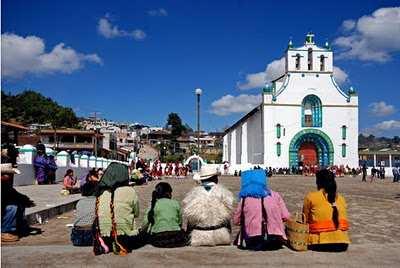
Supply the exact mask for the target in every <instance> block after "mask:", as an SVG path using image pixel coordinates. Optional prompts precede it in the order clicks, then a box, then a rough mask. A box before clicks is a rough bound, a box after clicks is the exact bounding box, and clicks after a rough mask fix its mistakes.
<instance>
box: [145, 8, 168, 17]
mask: <svg viewBox="0 0 400 268" xmlns="http://www.w3.org/2000/svg"><path fill="white" fill-rule="evenodd" d="M147 14H149V15H150V16H152V17H166V16H168V12H167V10H165V9H164V8H158V9H152V10H149V11H148V12H147Z"/></svg>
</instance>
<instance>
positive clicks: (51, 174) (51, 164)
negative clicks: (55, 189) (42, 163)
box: [47, 155, 57, 184]
mask: <svg viewBox="0 0 400 268" xmlns="http://www.w3.org/2000/svg"><path fill="white" fill-rule="evenodd" d="M56 171H57V164H56V161H55V159H54V156H53V155H49V157H48V158H47V181H48V183H49V184H55V183H56Z"/></svg>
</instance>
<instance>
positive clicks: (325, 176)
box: [316, 169, 339, 229]
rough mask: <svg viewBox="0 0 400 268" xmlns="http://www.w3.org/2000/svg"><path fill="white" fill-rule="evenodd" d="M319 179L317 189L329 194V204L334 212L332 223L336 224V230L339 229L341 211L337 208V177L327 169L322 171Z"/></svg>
mask: <svg viewBox="0 0 400 268" xmlns="http://www.w3.org/2000/svg"><path fill="white" fill-rule="evenodd" d="M316 177H317V188H318V190H320V189H324V191H325V192H326V193H327V195H328V196H327V199H328V202H329V203H330V204H331V206H332V209H333V212H332V221H333V223H334V224H335V228H336V229H337V228H338V227H339V211H338V209H337V207H336V190H337V186H336V181H335V175H334V174H333V172H332V171H329V170H327V169H321V170H320V171H318V172H317V174H316Z"/></svg>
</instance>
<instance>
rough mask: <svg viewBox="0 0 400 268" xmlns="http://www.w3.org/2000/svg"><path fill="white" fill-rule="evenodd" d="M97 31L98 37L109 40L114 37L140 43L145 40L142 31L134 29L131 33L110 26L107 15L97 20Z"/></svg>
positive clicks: (115, 26) (144, 34)
mask: <svg viewBox="0 0 400 268" xmlns="http://www.w3.org/2000/svg"><path fill="white" fill-rule="evenodd" d="M97 31H98V33H99V34H100V35H102V36H104V37H105V38H109V39H111V38H115V37H132V38H133V39H135V40H137V41H140V40H143V39H145V38H146V33H145V32H144V31H143V30H140V29H136V30H133V31H125V30H121V29H119V28H118V26H117V25H112V24H111V22H110V19H109V15H107V14H106V15H105V16H104V17H103V18H101V19H99V23H98V25H97Z"/></svg>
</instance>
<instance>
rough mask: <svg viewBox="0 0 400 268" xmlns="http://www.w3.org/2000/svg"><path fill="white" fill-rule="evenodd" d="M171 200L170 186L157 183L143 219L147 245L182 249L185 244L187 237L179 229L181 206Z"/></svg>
mask: <svg viewBox="0 0 400 268" xmlns="http://www.w3.org/2000/svg"><path fill="white" fill-rule="evenodd" d="M171 198H172V188H171V185H169V183H166V182H160V183H158V184H157V185H156V187H155V189H154V191H153V194H152V199H151V206H150V208H149V209H148V210H147V213H146V216H145V218H144V226H145V227H144V229H145V231H147V233H148V237H149V243H150V244H151V245H153V246H155V247H163V248H172V247H183V246H186V244H187V236H186V234H185V232H184V231H183V230H182V229H181V225H182V213H181V206H180V204H179V202H178V201H176V200H174V199H171Z"/></svg>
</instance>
